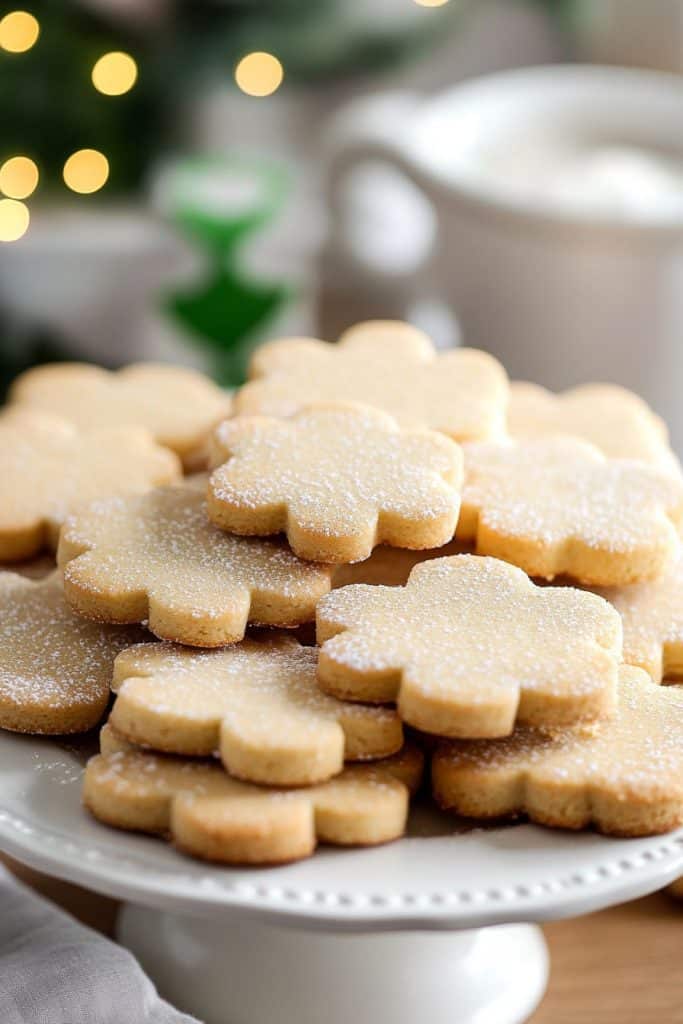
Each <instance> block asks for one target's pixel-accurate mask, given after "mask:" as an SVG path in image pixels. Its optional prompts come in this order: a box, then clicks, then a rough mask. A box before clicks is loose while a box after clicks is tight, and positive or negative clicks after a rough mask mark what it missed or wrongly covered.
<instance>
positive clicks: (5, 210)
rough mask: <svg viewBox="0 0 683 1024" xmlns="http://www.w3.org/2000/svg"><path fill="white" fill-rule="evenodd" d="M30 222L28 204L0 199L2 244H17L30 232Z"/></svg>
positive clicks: (0, 234) (0, 236)
mask: <svg viewBox="0 0 683 1024" xmlns="http://www.w3.org/2000/svg"><path fill="white" fill-rule="evenodd" d="M30 220H31V217H30V214H29V212H28V206H27V205H26V203H20V202H19V201H18V200H17V199H0V242H16V241H17V240H18V239H19V238H21V236H22V235H25V234H26V232H27V231H28V225H29V222H30Z"/></svg>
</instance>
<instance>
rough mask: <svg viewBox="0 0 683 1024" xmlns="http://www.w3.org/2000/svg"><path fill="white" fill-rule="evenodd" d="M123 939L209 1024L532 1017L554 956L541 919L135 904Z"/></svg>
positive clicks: (444, 1023)
mask: <svg viewBox="0 0 683 1024" xmlns="http://www.w3.org/2000/svg"><path fill="white" fill-rule="evenodd" d="M118 937H119V941H121V942H122V943H123V944H124V945H125V946H127V947H128V948H129V949H130V950H131V951H132V952H133V953H134V954H135V956H137V958H138V959H139V960H140V962H141V964H142V966H143V967H144V969H145V970H146V971H147V972H148V974H149V975H150V976H151V977H152V979H153V980H154V981H155V983H156V984H157V986H158V988H159V991H160V992H161V994H162V995H163V996H165V997H166V998H167V999H168V1000H169V1001H170V1002H171V1003H173V1004H174V1005H176V1006H177V1007H179V1008H180V1009H182V1010H185V1011H187V1012H188V1013H193V1014H195V1015H196V1016H197V1017H199V1019H200V1020H201V1021H203V1022H205V1024H263V1022H264V1021H278V1022H279V1024H348V1022H349V1021H353V1022H354V1024H377V1022H378V1021H385V1020H386V1021H391V1022H392V1024H415V1022H416V1021H421V1020H427V1021H429V1022H430V1024H521V1022H522V1021H525V1020H527V1018H528V1017H529V1016H530V1014H531V1013H532V1012H533V1010H534V1009H535V1007H536V1006H537V1005H538V1003H539V1002H540V1000H541V997H542V996H543V993H544V991H545V987H546V982H547V978H548V955H547V950H546V946H545V942H544V940H543V936H542V934H541V931H540V929H539V928H538V927H536V926H535V925H527V924H521V925H520V924H514V925H502V926H499V927H493V928H478V929H472V930H469V931H460V932H457V931H456V932H419V931H413V932H389V933H386V932H385V933H379V934H377V933H375V934H368V933H367V932H365V933H363V932H351V933H349V932H346V933H338V932H337V933H334V932H327V931H311V930H306V931H305V930H301V929H299V928H288V927H282V926H281V925H272V924H264V923H261V922H259V921H254V919H253V917H252V918H249V919H247V918H246V917H241V916H239V915H225V916H223V917H221V918H214V919H208V918H197V917H187V916H182V915H179V914H174V913H168V912H166V911H160V910H152V909H149V908H147V907H139V906H136V905H133V904H127V905H126V906H125V907H124V908H123V909H122V911H121V917H120V920H119V932H118Z"/></svg>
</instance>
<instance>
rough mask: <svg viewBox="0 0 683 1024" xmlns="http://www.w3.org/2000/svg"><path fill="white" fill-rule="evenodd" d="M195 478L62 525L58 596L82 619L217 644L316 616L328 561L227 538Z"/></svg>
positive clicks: (105, 505) (97, 505) (94, 508)
mask: <svg viewBox="0 0 683 1024" xmlns="http://www.w3.org/2000/svg"><path fill="white" fill-rule="evenodd" d="M204 487H205V483H204V481H199V482H193V483H192V484H183V485H180V486H176V487H160V488H158V489H157V490H155V491H150V492H149V493H148V494H144V495H131V496H127V497H123V498H112V499H110V500H108V501H99V502H94V503H93V504H92V505H90V506H88V508H86V509H83V510H82V511H81V512H80V513H78V514H77V515H74V516H71V517H70V518H69V519H67V521H66V523H65V524H64V529H63V530H62V534H61V537H60V541H59V550H58V553H57V557H58V561H59V564H60V565H62V566H63V567H64V592H65V595H66V599H67V601H68V602H69V604H71V605H72V606H73V607H74V608H76V610H77V611H79V612H80V613H81V614H82V615H85V616H86V617H87V618H92V619H99V620H100V621H102V622H145V623H147V624H148V628H149V629H150V630H151V631H152V633H154V634H156V636H158V637H160V638H161V639H162V640H175V641H177V642H178V643H183V644H190V645H192V646H197V647H220V646H221V645H222V644H228V643H234V642H235V641H237V640H241V639H242V637H243V636H244V631H245V629H246V626H247V623H248V622H252V623H257V624H261V625H267V626H295V625H299V624H300V623H302V622H307V621H310V620H311V619H313V618H314V616H315V606H316V603H317V601H318V598H320V597H321V596H322V595H323V594H325V593H327V591H328V590H329V589H330V578H331V575H332V569H331V567H329V566H322V565H318V564H316V563H314V562H302V561H300V560H299V559H298V558H297V557H296V555H294V554H292V552H291V551H290V550H289V549H288V548H286V547H284V546H283V545H282V544H279V543H276V542H274V541H270V540H261V539H260V538H255V537H233V536H231V535H230V534H227V533H223V531H222V530H219V529H217V527H215V526H212V524H211V523H210V522H209V521H208V518H207V515H206V505H205V502H204V495H203V493H202V492H203V489H204Z"/></svg>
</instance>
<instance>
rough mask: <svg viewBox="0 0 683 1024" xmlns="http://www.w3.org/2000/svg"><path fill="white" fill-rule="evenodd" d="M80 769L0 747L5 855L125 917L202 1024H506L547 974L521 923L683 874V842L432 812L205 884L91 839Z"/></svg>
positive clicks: (98, 834)
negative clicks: (120, 905) (372, 836)
mask: <svg viewBox="0 0 683 1024" xmlns="http://www.w3.org/2000/svg"><path fill="white" fill-rule="evenodd" d="M84 757H85V751H84V749H83V748H80V749H79V748H78V747H77V746H73V747H71V746H65V745H62V744H60V743H58V742H55V741H52V740H45V741H36V740H35V739H24V738H23V737H16V736H11V735H9V734H4V735H2V736H0V848H1V849H2V850H4V851H5V852H7V853H8V854H10V855H11V856H12V857H15V858H16V859H17V860H19V861H22V862H23V863H24V864H27V865H29V866H31V867H33V868H37V869H39V870H41V871H44V872H47V873H48V874H51V875H55V876H57V877H59V878H64V879H68V880H69V881H71V882H76V883H78V884H80V885H84V886H86V887H88V888H90V889H93V890H95V891H97V892H101V893H106V894H107V895H109V896H115V897H118V898H119V899H123V900H126V901H128V902H127V904H126V906H125V907H124V909H123V912H122V916H121V922H120V932H119V937H120V939H121V941H122V942H123V943H125V945H127V946H129V947H130V948H131V949H132V950H133V951H134V952H135V954H136V955H137V956H138V957H139V959H140V961H141V962H142V964H143V966H144V967H145V968H146V969H147V971H148V972H149V973H150V975H151V976H152V977H153V978H154V980H155V981H156V983H157V985H158V986H159V989H160V991H161V992H162V993H163V994H164V995H165V996H166V997H167V998H168V999H170V1000H171V1001H172V1002H173V1003H175V1004H176V1005H177V1006H179V1007H181V1008H182V1009H186V1010H188V1011H190V1012H193V1013H195V1014H196V1015H197V1016H198V1017H199V1018H200V1019H201V1020H203V1021H205V1022H207V1024H266V1022H277V1024H349V1022H351V1021H352V1022H353V1024H378V1022H383V1021H391V1022H392V1024H416V1022H419V1021H429V1024H516V1022H520V1021H523V1020H526V1019H527V1017H528V1016H529V1015H530V1014H531V1013H532V1011H533V1009H534V1008H535V1006H536V1005H537V1004H538V1002H539V1001H540V999H541V997H542V995H543V992H544V989H545V985H546V980H547V974H548V960H547V952H546V948H545V944H544V942H543V938H542V935H541V932H540V930H539V929H538V927H537V926H536V925H535V924H531V923H529V922H536V921H543V920H549V919H552V918H558V917H566V916H571V915H577V914H583V913H586V912H587V911H591V910H598V909H599V908H601V907H606V906H609V905H611V904H615V903H619V902H622V901H624V900H628V899H631V898H634V897H636V896H640V895H644V894H645V893H648V892H652V891H654V890H655V889H658V888H660V887H661V886H664V885H666V884H667V883H668V882H670V881H671V880H672V879H674V878H675V877H676V876H677V875H679V874H682V873H683V831H681V832H678V833H674V834H672V835H668V836H661V837H658V838H652V839H636V840H616V839H605V838H602V837H600V836H597V835H593V834H590V833H587V834H578V835H571V834H567V833H563V832H551V831H549V830H543V829H540V828H536V827H534V826H531V825H519V826H514V827H506V828H496V829H487V830H474V831H464V830H462V829H460V830H459V826H458V823H457V821H454V819H453V818H451V817H449V816H445V815H440V814H439V813H438V812H435V811H432V810H431V809H428V808H427V807H426V806H425V807H420V806H418V807H417V809H416V810H415V812H414V814H413V820H412V823H411V830H410V832H411V834H410V836H409V837H408V838H406V839H403V840H401V841H400V842H396V843H392V844H389V845H387V846H384V847H379V848H375V849H368V850H348V851H339V850H332V849H324V850H321V851H319V852H318V853H317V854H316V855H315V857H313V858H312V859H311V860H309V861H304V862H301V863H298V864H292V865H289V866H287V867H280V868H269V869H249V870H245V869H241V870H237V869H228V868H220V867H212V866H210V865H206V864H203V863H200V862H197V861H193V860H190V859H189V858H186V857H183V856H182V855H180V854H178V853H176V852H175V851H174V850H173V849H172V848H171V847H169V846H168V845H167V844H165V843H163V842H160V841H159V840H155V839H152V838H148V837H144V836H134V835H129V834H127V833H125V832H118V831H116V830H113V829H108V828H105V827H104V826H102V825H99V824H98V823H97V822H95V821H93V820H92V819H91V818H90V817H89V816H88V815H87V814H86V813H85V812H84V811H83V810H82V808H81V805H80V776H81V773H82V768H83V762H84ZM494 926H495V927H494ZM498 926H502V927H498Z"/></svg>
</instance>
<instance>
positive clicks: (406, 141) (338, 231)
mask: <svg viewBox="0 0 683 1024" xmlns="http://www.w3.org/2000/svg"><path fill="white" fill-rule="evenodd" d="M422 102H423V100H422V97H421V96H420V95H419V94H418V93H415V92H408V91H405V90H395V91H392V92H384V93H381V94H379V95H376V96H371V97H369V98H365V99H362V100H358V101H356V102H354V103H351V104H350V105H349V106H347V107H345V108H344V109H343V110H342V111H341V112H340V113H339V114H337V115H336V117H335V118H334V120H333V122H332V124H331V126H330V128H329V129H328V132H327V135H326V137H325V139H324V148H323V158H324V165H325V170H326V174H325V198H326V201H327V209H328V211H329V213H330V218H331V225H330V226H331V236H332V238H333V239H334V238H335V237H336V238H337V239H342V238H344V237H345V230H344V221H345V211H344V203H343V201H342V197H343V194H344V183H345V181H346V179H347V176H348V175H349V173H350V172H351V171H352V170H353V169H354V168H355V167H358V166H359V165H360V164H362V163H367V162H370V161H372V162H381V163H385V164H387V165H389V166H391V167H394V168H396V169H397V170H398V171H400V172H401V173H402V174H403V175H405V177H406V178H407V179H408V180H409V181H410V182H411V183H412V184H413V185H415V186H416V187H417V188H418V189H419V190H420V191H421V192H423V193H424V194H425V196H426V197H427V199H431V198H432V196H433V194H434V187H433V182H432V181H431V179H430V178H429V176H428V174H427V173H426V172H425V171H423V169H422V168H421V167H420V165H419V163H418V162H417V161H416V160H415V158H414V156H413V154H412V153H411V151H410V123H411V121H412V120H413V118H414V117H415V115H416V113H417V111H418V109H419V107H420V106H421V104H422ZM346 256H347V258H350V259H351V260H352V261H353V262H355V263H356V264H357V265H358V263H359V261H358V259H357V257H356V256H355V254H353V253H349V252H346ZM358 269H359V270H361V271H362V272H364V273H367V272H368V268H367V267H366V266H364V265H363V266H359V267H358ZM375 273H377V271H375Z"/></svg>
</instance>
